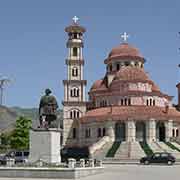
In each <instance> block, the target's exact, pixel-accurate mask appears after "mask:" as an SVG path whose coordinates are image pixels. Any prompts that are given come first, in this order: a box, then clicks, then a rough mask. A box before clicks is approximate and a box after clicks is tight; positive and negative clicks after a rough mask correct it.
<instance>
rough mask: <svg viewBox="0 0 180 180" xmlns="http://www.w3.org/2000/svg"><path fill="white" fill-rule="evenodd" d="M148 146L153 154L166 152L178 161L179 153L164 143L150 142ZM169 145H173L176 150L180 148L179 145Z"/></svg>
mask: <svg viewBox="0 0 180 180" xmlns="http://www.w3.org/2000/svg"><path fill="white" fill-rule="evenodd" d="M148 144H149V146H150V148H151V149H152V150H153V152H154V153H155V152H168V153H171V154H172V155H173V156H174V157H175V158H176V159H180V152H178V151H177V150H175V149H172V148H171V147H170V146H168V145H167V144H166V143H164V142H151V143H148ZM171 144H173V145H174V146H176V147H177V148H180V145H179V144H177V143H175V142H171Z"/></svg>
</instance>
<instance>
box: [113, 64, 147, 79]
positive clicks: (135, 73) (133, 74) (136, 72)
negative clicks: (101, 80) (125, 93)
mask: <svg viewBox="0 0 180 180" xmlns="http://www.w3.org/2000/svg"><path fill="white" fill-rule="evenodd" d="M114 80H123V81H133V80H143V81H147V80H148V81H149V80H150V79H149V77H148V75H147V73H146V72H145V71H144V69H142V68H139V67H130V66H127V67H122V68H121V69H120V71H118V72H117V73H116V75H115V78H114Z"/></svg>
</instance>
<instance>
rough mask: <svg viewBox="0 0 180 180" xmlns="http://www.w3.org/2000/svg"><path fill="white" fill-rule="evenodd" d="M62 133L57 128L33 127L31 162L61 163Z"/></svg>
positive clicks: (31, 134)
mask: <svg viewBox="0 0 180 180" xmlns="http://www.w3.org/2000/svg"><path fill="white" fill-rule="evenodd" d="M60 135H61V132H60V131H59V130H57V129H31V130H30V149H29V150H30V154H29V162H31V163H34V162H37V161H39V160H41V161H43V162H46V163H60V162H61V155H60Z"/></svg>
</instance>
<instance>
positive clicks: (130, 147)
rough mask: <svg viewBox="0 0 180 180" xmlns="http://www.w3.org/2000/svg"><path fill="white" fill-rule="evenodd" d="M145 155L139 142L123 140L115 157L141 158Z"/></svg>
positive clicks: (122, 158)
mask: <svg viewBox="0 0 180 180" xmlns="http://www.w3.org/2000/svg"><path fill="white" fill-rule="evenodd" d="M143 156H145V153H144V151H143V149H142V148H141V146H140V144H139V142H122V143H121V145H120V147H119V149H118V150H117V151H116V154H115V156H114V158H115V159H120V160H124V159H140V158H141V157H143Z"/></svg>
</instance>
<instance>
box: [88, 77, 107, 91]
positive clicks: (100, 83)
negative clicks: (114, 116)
mask: <svg viewBox="0 0 180 180" xmlns="http://www.w3.org/2000/svg"><path fill="white" fill-rule="evenodd" d="M97 89H106V85H105V84H104V81H103V79H99V80H97V81H95V82H94V83H93V85H92V86H91V89H90V91H93V90H97Z"/></svg>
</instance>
